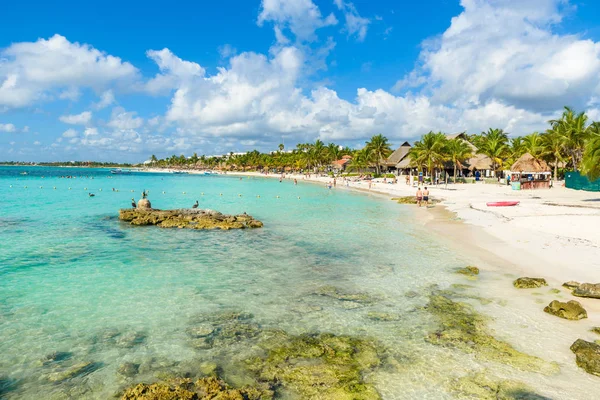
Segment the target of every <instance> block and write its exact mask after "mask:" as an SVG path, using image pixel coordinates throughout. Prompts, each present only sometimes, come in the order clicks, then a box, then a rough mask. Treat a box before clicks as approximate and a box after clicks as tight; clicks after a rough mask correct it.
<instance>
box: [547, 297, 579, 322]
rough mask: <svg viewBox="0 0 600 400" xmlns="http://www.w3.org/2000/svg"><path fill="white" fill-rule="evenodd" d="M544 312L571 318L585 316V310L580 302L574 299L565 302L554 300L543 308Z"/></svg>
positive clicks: (576, 318)
mask: <svg viewBox="0 0 600 400" xmlns="http://www.w3.org/2000/svg"><path fill="white" fill-rule="evenodd" d="M544 312H547V313H548V314H552V315H556V316H557V317H560V318H564V319H571V320H578V319H583V318H587V312H586V311H585V309H584V308H583V307H582V306H581V303H579V302H578V301H575V300H571V301H568V302H566V303H563V302H561V301H558V300H554V301H552V302H551V303H550V304H548V305H547V306H546V307H545V308H544Z"/></svg>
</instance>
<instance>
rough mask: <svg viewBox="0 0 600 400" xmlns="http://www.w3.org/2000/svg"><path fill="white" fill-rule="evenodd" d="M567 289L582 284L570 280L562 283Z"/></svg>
mask: <svg viewBox="0 0 600 400" xmlns="http://www.w3.org/2000/svg"><path fill="white" fill-rule="evenodd" d="M562 285H563V286H564V287H566V288H567V289H575V288H576V287H577V286H579V285H581V283H579V282H575V281H569V282H565V283H563V284H562Z"/></svg>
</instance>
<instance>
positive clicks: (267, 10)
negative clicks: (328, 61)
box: [258, 0, 338, 43]
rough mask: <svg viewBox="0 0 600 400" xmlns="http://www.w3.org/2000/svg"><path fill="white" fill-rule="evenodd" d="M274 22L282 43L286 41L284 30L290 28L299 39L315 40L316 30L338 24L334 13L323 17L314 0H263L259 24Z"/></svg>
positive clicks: (278, 37)
mask: <svg viewBox="0 0 600 400" xmlns="http://www.w3.org/2000/svg"><path fill="white" fill-rule="evenodd" d="M265 21H270V22H273V23H274V25H275V33H276V35H277V39H278V41H279V42H280V43H285V41H286V40H284V38H285V37H284V34H283V31H284V30H286V29H289V30H290V31H291V33H293V34H294V35H295V36H296V39H297V40H299V41H309V42H311V41H314V40H315V39H316V35H315V31H316V30H317V29H319V28H323V27H325V26H330V25H336V24H337V23H338V21H337V19H336V18H335V16H334V15H333V14H329V15H328V16H327V17H326V18H323V16H322V15H321V11H320V10H319V7H317V6H316V5H315V4H314V3H313V2H312V0H262V3H261V10H260V14H259V16H258V25H259V26H262V25H263V24H264V22H265Z"/></svg>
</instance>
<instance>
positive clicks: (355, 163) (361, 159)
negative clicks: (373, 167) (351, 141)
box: [348, 148, 371, 172]
mask: <svg viewBox="0 0 600 400" xmlns="http://www.w3.org/2000/svg"><path fill="white" fill-rule="evenodd" d="M370 158H371V154H370V153H369V151H368V150H367V149H366V148H364V149H362V150H357V151H355V152H354V155H353V156H352V160H350V163H349V164H348V171H358V172H359V171H362V170H363V169H365V168H368V167H369V163H370V161H371V160H370Z"/></svg>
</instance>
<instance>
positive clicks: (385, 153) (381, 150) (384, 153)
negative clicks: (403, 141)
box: [366, 134, 392, 175]
mask: <svg viewBox="0 0 600 400" xmlns="http://www.w3.org/2000/svg"><path fill="white" fill-rule="evenodd" d="M366 144H367V146H366V149H367V151H369V152H370V153H372V154H373V158H374V160H375V166H376V168H377V175H379V174H381V163H382V162H383V160H385V159H386V158H388V157H389V155H390V154H392V149H391V148H390V144H389V142H388V139H387V138H386V137H385V136H383V135H381V134H379V135H375V136H373V137H372V138H371V140H369V141H368V142H366Z"/></svg>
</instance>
